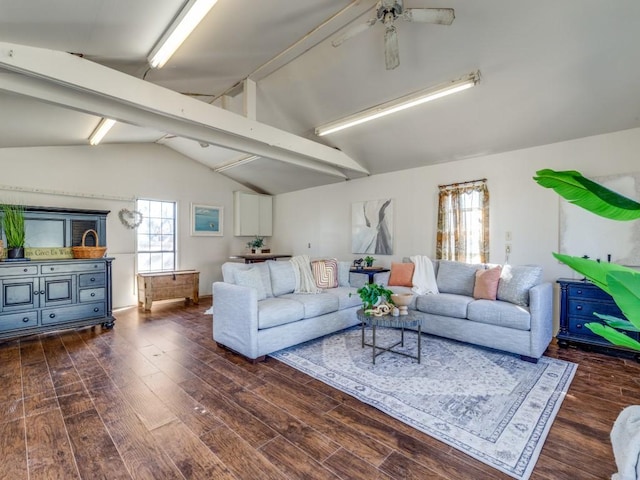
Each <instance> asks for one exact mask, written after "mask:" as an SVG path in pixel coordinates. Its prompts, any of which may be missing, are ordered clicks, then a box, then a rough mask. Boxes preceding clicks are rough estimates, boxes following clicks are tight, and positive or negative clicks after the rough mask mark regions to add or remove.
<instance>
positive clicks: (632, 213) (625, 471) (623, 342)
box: [533, 169, 640, 479]
mask: <svg viewBox="0 0 640 480" xmlns="http://www.w3.org/2000/svg"><path fill="white" fill-rule="evenodd" d="M533 179H534V180H535V181H536V182H538V184H540V185H541V186H543V187H546V188H551V189H553V190H555V192H556V193H557V194H558V195H560V196H561V197H563V198H565V199H566V200H568V201H569V202H571V203H573V204H574V205H577V206H579V207H581V208H584V209H585V210H587V211H589V212H591V213H594V214H596V215H600V216H601V217H604V218H609V219H611V220H618V221H632V220H639V219H640V203H638V202H636V201H634V200H632V199H630V198H627V197H625V196H623V195H620V194H619V193H617V192H614V191H612V190H609V189H608V188H606V187H604V186H602V185H600V184H598V183H596V182H594V181H592V180H589V179H588V178H585V177H584V176H582V174H581V173H580V172H576V171H572V170H570V171H564V172H556V171H554V170H549V169H546V170H540V171H538V172H536V176H535V177H533ZM553 256H554V257H556V258H557V259H558V260H559V261H560V262H562V263H564V264H565V265H567V266H569V267H571V268H572V269H573V270H575V271H576V272H579V273H581V274H582V275H584V276H585V278H587V279H588V280H589V281H591V282H593V283H594V284H595V285H597V286H598V287H600V288H601V289H602V290H604V291H605V292H607V293H608V294H609V295H611V297H612V298H613V300H614V302H615V303H616V305H617V306H618V308H620V310H621V311H622V313H623V314H624V317H625V318H617V317H614V316H611V315H606V314H601V313H597V312H595V313H594V316H595V317H597V318H598V319H599V320H600V322H598V321H596V320H595V319H594V321H593V322H589V323H585V327H587V328H588V329H589V330H591V331H592V332H593V333H595V334H596V335H599V336H601V337H603V338H605V339H607V340H608V341H609V342H611V343H612V344H614V345H618V346H622V347H625V348H628V349H629V350H632V351H636V352H640V342H638V341H637V340H635V339H634V338H631V336H628V335H626V334H625V332H630V333H632V334H634V333H637V332H640V272H638V271H637V270H634V269H631V268H628V267H624V266H622V265H618V264H615V263H600V262H599V261H594V260H589V259H588V258H583V257H574V256H570V255H562V254H559V253H554V254H553ZM636 358H639V356H636ZM638 438H640V405H630V406H628V407H626V408H625V409H624V410H623V411H622V412H621V413H620V414H619V415H618V417H617V418H616V421H615V422H614V424H613V428H612V430H611V447H612V449H613V454H614V457H615V460H616V465H617V467H618V473H616V474H614V475H613V477H612V478H620V479H623V478H624V479H627V478H629V479H630V478H640V448H639V447H638V442H637V439H638ZM634 439H636V440H634Z"/></svg>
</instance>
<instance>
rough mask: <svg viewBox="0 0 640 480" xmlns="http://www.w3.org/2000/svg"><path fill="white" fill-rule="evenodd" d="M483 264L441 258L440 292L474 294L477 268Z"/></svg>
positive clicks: (438, 279) (439, 273) (437, 279)
mask: <svg viewBox="0 0 640 480" xmlns="http://www.w3.org/2000/svg"><path fill="white" fill-rule="evenodd" d="M480 268H482V265H472V264H470V263H463V262H452V261H450V260H440V265H439V267H438V275H437V277H436V282H437V284H438V291H439V292H440V293H455V294H457V295H466V296H468V297H471V296H473V286H474V284H475V281H476V270H478V269H480Z"/></svg>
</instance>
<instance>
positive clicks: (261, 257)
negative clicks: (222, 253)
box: [229, 253, 291, 263]
mask: <svg viewBox="0 0 640 480" xmlns="http://www.w3.org/2000/svg"><path fill="white" fill-rule="evenodd" d="M229 258H230V259H232V260H237V259H241V260H244V263H260V262H265V261H267V260H277V259H278V258H291V255H284V254H273V253H245V254H239V255H232V256H230V257H229Z"/></svg>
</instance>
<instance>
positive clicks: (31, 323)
mask: <svg viewBox="0 0 640 480" xmlns="http://www.w3.org/2000/svg"><path fill="white" fill-rule="evenodd" d="M37 326H38V312H37V311H35V310H34V311H31V312H23V313H10V314H9V315H0V331H5V330H17V329H20V328H29V327H37Z"/></svg>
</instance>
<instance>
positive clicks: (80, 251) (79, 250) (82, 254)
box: [72, 230, 107, 258]
mask: <svg viewBox="0 0 640 480" xmlns="http://www.w3.org/2000/svg"><path fill="white" fill-rule="evenodd" d="M88 233H93V236H94V237H95V239H96V246H95V247H85V246H84V242H85V239H86V238H87V234H88ZM72 250H73V258H102V257H104V253H105V252H106V251H107V247H99V246H98V233H97V232H96V231H95V230H87V231H86V232H84V234H82V246H81V247H72Z"/></svg>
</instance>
